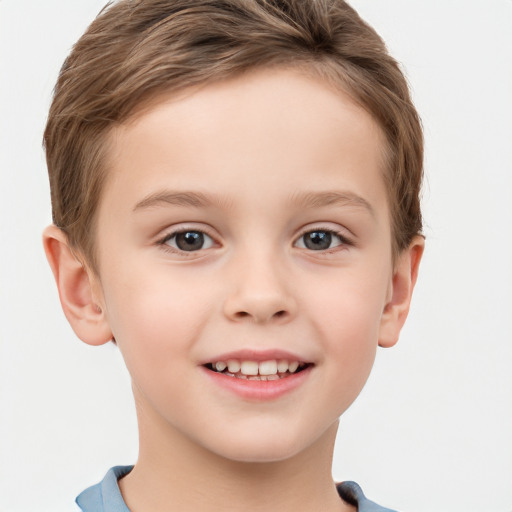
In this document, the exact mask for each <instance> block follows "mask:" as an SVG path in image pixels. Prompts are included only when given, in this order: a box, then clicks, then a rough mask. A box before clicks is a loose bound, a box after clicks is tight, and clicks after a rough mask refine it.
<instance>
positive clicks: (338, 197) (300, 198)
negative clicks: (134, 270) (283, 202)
mask: <svg viewBox="0 0 512 512" xmlns="http://www.w3.org/2000/svg"><path fill="white" fill-rule="evenodd" d="M290 202H291V203H292V204H293V205H295V206H297V207H299V208H303V209H307V208H322V207H325V206H352V207H357V208H363V209H364V210H367V211H368V213H370V214H371V215H372V216H373V217H375V211H374V209H373V207H372V205H371V204H370V203H369V202H368V201H367V200H366V199H364V198H363V197H361V196H359V195H358V194H355V193H354V192H349V191H344V192H337V191H326V192H300V193H295V194H292V195H291V196H290ZM165 205H171V206H184V207H193V208H207V207H211V206H213V205H217V206H220V207H221V208H222V207H228V208H229V207H230V206H231V205H232V203H231V202H230V201H229V200H227V199H224V198H222V197H219V196H215V195H209V194H204V193H202V192H192V191H182V192H172V191H169V190H162V191H159V192H154V193H152V194H149V195H148V196H146V197H145V198H143V199H142V200H141V201H139V202H138V203H137V204H136V205H135V207H134V208H133V211H137V210H143V209H147V208H154V207H158V206H165Z"/></svg>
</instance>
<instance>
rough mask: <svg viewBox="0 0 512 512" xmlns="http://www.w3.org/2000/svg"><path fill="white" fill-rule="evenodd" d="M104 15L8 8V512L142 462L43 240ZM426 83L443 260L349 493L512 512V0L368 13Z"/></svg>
mask: <svg viewBox="0 0 512 512" xmlns="http://www.w3.org/2000/svg"><path fill="white" fill-rule="evenodd" d="M102 4H103V0H100V1H98V0H73V1H68V0H59V1H57V0H45V1H44V2H39V1H36V0H0V16H1V25H0V52H1V54H0V56H1V60H0V79H1V82H0V83H1V85H0V87H1V90H0V130H1V132H0V244H1V245H0V248H1V251H0V262H1V265H0V272H1V273H0V511H1V512H28V511H35V510H37V511H39V512H61V511H62V512H64V511H66V510H72V501H73V499H74V497H75V496H76V494H78V493H79V492H80V491H81V490H82V489H83V488H85V487H86V486H87V485H90V484H92V483H95V482H97V481H98V480H99V479H101V478H102V476H103V474H104V472H105V471H106V470H107V469H108V468H109V467H110V466H112V465H115V464H129V463H132V462H134V461H135V459H136V455H137V448H136V442H137V441H136V423H135V415H134V410H133V405H132V401H131V396H130V386H129V379H128V376H127V374H126V371H125V370H124V368H123V365H122V361H121V358H120V356H119V354H118V353H117V350H116V349H115V348H114V347H113V346H111V345H109V346H104V347H101V348H91V347H89V346H86V345H84V344H82V343H81V342H79V341H78V340H77V339H75V336H74V335H73V333H72V331H71V329H70V328H69V327H68V325H67V324H66V321H65V319H64V316H63V315H62V313H61V310H60V306H59V303H58V298H57V292H56V289H55V286H54V284H53V280H52V276H51V274H50V270H49V268H48V266H47V264H46V261H45V258H44V255H43V250H42V247H41V243H40V236H41V231H42V229H43V227H44V226H45V225H47V224H48V223H49V222H50V203H49V189H48V183H47V177H46V168H45V163H44V155H43V151H42V149H41V136H42V131H43V127H44V124H45V117H46V113H47V109H48V105H49V101H50V96H51V90H52V87H53V84H54V82H55V80H56V76H57V72H58V69H59V67H60V65H61V63H62V61H63V59H64V57H65V56H66V55H67V53H68V51H69V49H70V47H71V45H72V44H73V43H74V42H75V40H76V39H77V38H78V37H79V36H80V34H81V33H82V32H83V30H84V29H85V28H86V26H87V24H88V23H89V22H90V21H91V20H92V19H93V17H94V16H95V15H96V13H97V12H98V11H99V9H100V7H101V6H102ZM353 5H354V6H355V7H356V8H358V9H359V11H360V13H361V14H362V16H363V17H364V18H366V19H367V20H368V21H369V22H370V23H371V24H372V25H374V26H375V27H376V29H377V30H378V31H379V32H380V33H381V35H382V36H383V37H384V39H385V40H386V41H387V42H388V45H389V47H390V50H391V52H392V53H393V54H394V56H395V57H396V58H397V59H398V60H399V61H400V62H401V63H402V64H403V66H404V68H405V70H406V73H407V76H408V78H409V80H410V82H411V84H412V89H413V94H414V98H415V101H416V104H417V107H418V109H419V111H420V113H421V115H422V117H423V122H424V125H425V136H426V151H427V155H426V171H427V175H428V180H427V182H426V186H425V192H424V210H425V220H426V226H425V233H426V235H427V250H426V254H425V257H424V262H423V268H422V269H421V275H420V279H419V283H418V286H417V291H416V295H415V298H414V301H413V308H412V312H411V315H410V318H409V321H408V324H407V325H406V328H405V330H404V332H403V335H402V339H401V341H400V343H399V344H398V345H397V346H396V347H395V348H393V349H390V350H387V351H384V350H383V351H380V352H379V354H378V357H377V362H376V366H375V369H374V373H373V375H372V377H371V378H370V381H369V382H368V385H367V387H366V389H365V390H364V391H363V393H362V395H361V396H360V398H359V399H358V400H357V401H356V403H355V404H354V406H353V407H352V408H351V409H350V410H349V411H348V412H347V413H346V415H345V416H344V418H343V420H342V423H341V430H340V436H339V442H338V445H337V449H336V453H335V463H334V475H335V477H336V479H353V480H357V481H358V482H360V483H362V484H363V486H364V488H365V491H366V494H367V495H369V496H370V497H372V498H374V499H375V500H376V501H378V502H381V503H383V504H388V505H389V506H392V507H395V508H397V509H399V510H403V511H404V512H427V511H428V512H434V511H435V512H443V511H450V512H459V511H460V512H462V511H464V512H472V511H485V512H511V511H512V371H511V369H512V334H511V332H512V325H511V324H512V320H511V318H512V275H511V267H512V243H511V238H512V227H511V225H512V206H511V204H512V1H510V0H430V1H426V0H423V1H411V0H357V1H356V0H354V1H353Z"/></svg>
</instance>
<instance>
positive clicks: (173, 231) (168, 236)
mask: <svg viewBox="0 0 512 512" xmlns="http://www.w3.org/2000/svg"><path fill="white" fill-rule="evenodd" d="M191 224H192V223H191ZM191 224H186V223H183V224H180V225H176V226H172V227H169V228H167V230H164V233H163V234H162V235H160V236H158V238H157V240H156V244H157V245H158V246H160V247H161V248H162V249H163V250H165V251H168V252H172V253H174V254H179V255H182V256H186V257H190V256H194V255H195V256H197V255H198V253H200V252H203V251H206V250H208V249H210V248H212V247H215V246H216V245H217V246H219V242H218V236H216V235H214V234H213V233H212V232H211V230H210V229H209V228H208V227H207V226H204V225H201V226H194V225H191ZM187 231H193V232H197V233H202V234H203V235H205V236H207V237H208V238H210V239H211V240H212V242H213V243H212V247H207V248H205V249H203V248H201V249H198V250H196V251H183V250H181V249H179V248H177V247H172V246H171V245H169V244H168V243H167V242H168V241H169V240H172V238H174V237H176V236H177V235H179V234H180V233H186V232H187Z"/></svg>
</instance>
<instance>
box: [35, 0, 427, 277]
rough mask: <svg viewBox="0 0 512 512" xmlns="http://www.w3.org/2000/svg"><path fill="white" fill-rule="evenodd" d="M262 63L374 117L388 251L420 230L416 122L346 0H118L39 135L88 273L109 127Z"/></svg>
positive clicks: (384, 56) (375, 39)
mask: <svg viewBox="0 0 512 512" xmlns="http://www.w3.org/2000/svg"><path fill="white" fill-rule="evenodd" d="M265 66H286V67H290V66H301V67H308V68H309V69H311V70H313V71H314V72H316V73H319V74H320V75H321V76H322V77H324V78H326V79H327V80H329V81H331V82H334V83H335V84H337V85H338V86H341V87H343V89H344V90H345V91H347V92H348V93H349V94H350V95H351V96H352V98H353V99H354V100H355V101H356V102H357V103H359V104H360V105H361V106H362V107H363V108H365V109H366V110H367V111H368V112H370V113H371V114H372V116H373V117H374V119H376V121H377V122H378V124H379V125H380V127H381V129H382V130H383V133H384V134H385V136H386V139H387V143H388V148H387V150H388V151H387V156H388V158H387V170H386V173H385V182H386V187H387V191H388V197H389V203H390V210H391V217H392V233H393V251H394V254H396V253H398V252H399V251H400V250H402V249H404V248H406V247H407V246H408V245H409V243H410V242H411V240H412V238H413V237H414V236H415V235H416V234H418V233H420V232H421V228H422V221H421V210H420V199H419V194H420V187H421V181H422V174H423V135H422V129H421V123H420V120H419V117H418V114H417V112H416V109H415V108H414V106H413V104H412V101H411V98H410V94H409V89H408V86H407V82H406V80H405V78H404V75H403V74H402V72H401V71H400V68H399V66H398V64H397V62H396V61H395V60H394V59H393V58H392V57H391V56H390V55H389V54H388V52H387V50H386V47H385V45H384V42H383V41H382V39H381V38H380V37H379V35H378V34H377V33H376V32H375V31H374V30H373V29H372V28H371V27H370V26H369V25H367V24H366V23H365V22H364V21H363V20H362V19H361V18H360V17H359V15H358V14H357V13H356V12H355V11H354V9H352V8H351V7H350V6H349V5H348V4H347V3H346V2H344V1H342V0H120V1H118V2H111V3H109V4H108V5H107V6H106V7H105V8H104V9H103V11H102V12H101V13H100V14H99V16H98V17H97V18H96V19H95V20H94V21H93V23H92V24H91V25H90V26H89V28H88V29H87V31H86V32H85V34H84V35H83V36H82V37H81V38H80V39H79V41H78V42H77V43H76V45H75V46H74V48H73V50H72V51H71V54H70V55H69V57H68V58H67V59H66V61H65V63H64V65H63V67H62V70H61V72H60V75H59V79H58V81H57V85H56V87H55V93H54V98H53V102H52V105H51V108H50V113H49V117H48V123H47V126H46V130H45V133H44V145H45V148H46V157H47V163H48V171H49V176H50V187H51V194H52V214H53V221H54V223H55V224H56V225H57V226H58V227H60V228H61V229H62V230H63V231H64V232H65V233H66V234H67V236H68V238H69V241H70V244H71V246H72V247H74V248H76V249H78V250H79V251H80V252H81V253H82V254H83V256H84V257H85V259H86V261H87V262H88V263H89V264H90V265H91V267H92V268H95V267H96V265H95V257H94V253H95V251H94V231H95V229H94V226H95V212H96V211H97V207H98V204H99V200H100V197H101V190H102V185H103V182H104V179H105V175H106V171H107V169H105V167H106V163H105V162H106V154H107V152H108V137H107V135H108V133H109V130H110V129H111V128H112V127H113V126H115V125H116V124H118V123H122V122H123V121H125V120H126V119H127V118H128V117H129V116H130V115H131V114H133V112H134V111H135V109H136V108H137V107H138V106H140V105H141V103H142V102H144V101H146V100H148V99H150V98H152V97H154V96H155V95H157V94H162V93H164V92H169V91H178V90H182V89H184V88H186V87H190V86H193V85H198V84H201V83H205V82H211V81H215V80H221V79H225V78H228V77H232V76H235V75H237V74H241V73H243V72H245V71H247V70H250V69H252V68H257V67H265Z"/></svg>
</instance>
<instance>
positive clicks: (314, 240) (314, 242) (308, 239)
mask: <svg viewBox="0 0 512 512" xmlns="http://www.w3.org/2000/svg"><path fill="white" fill-rule="evenodd" d="M302 238H303V239H304V246H305V247H306V249H311V250H313V251H322V250H325V249H329V247H330V246H331V241H332V234H331V233H330V232H329V231H311V232H310V233H306V234H305V235H303V236H302Z"/></svg>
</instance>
